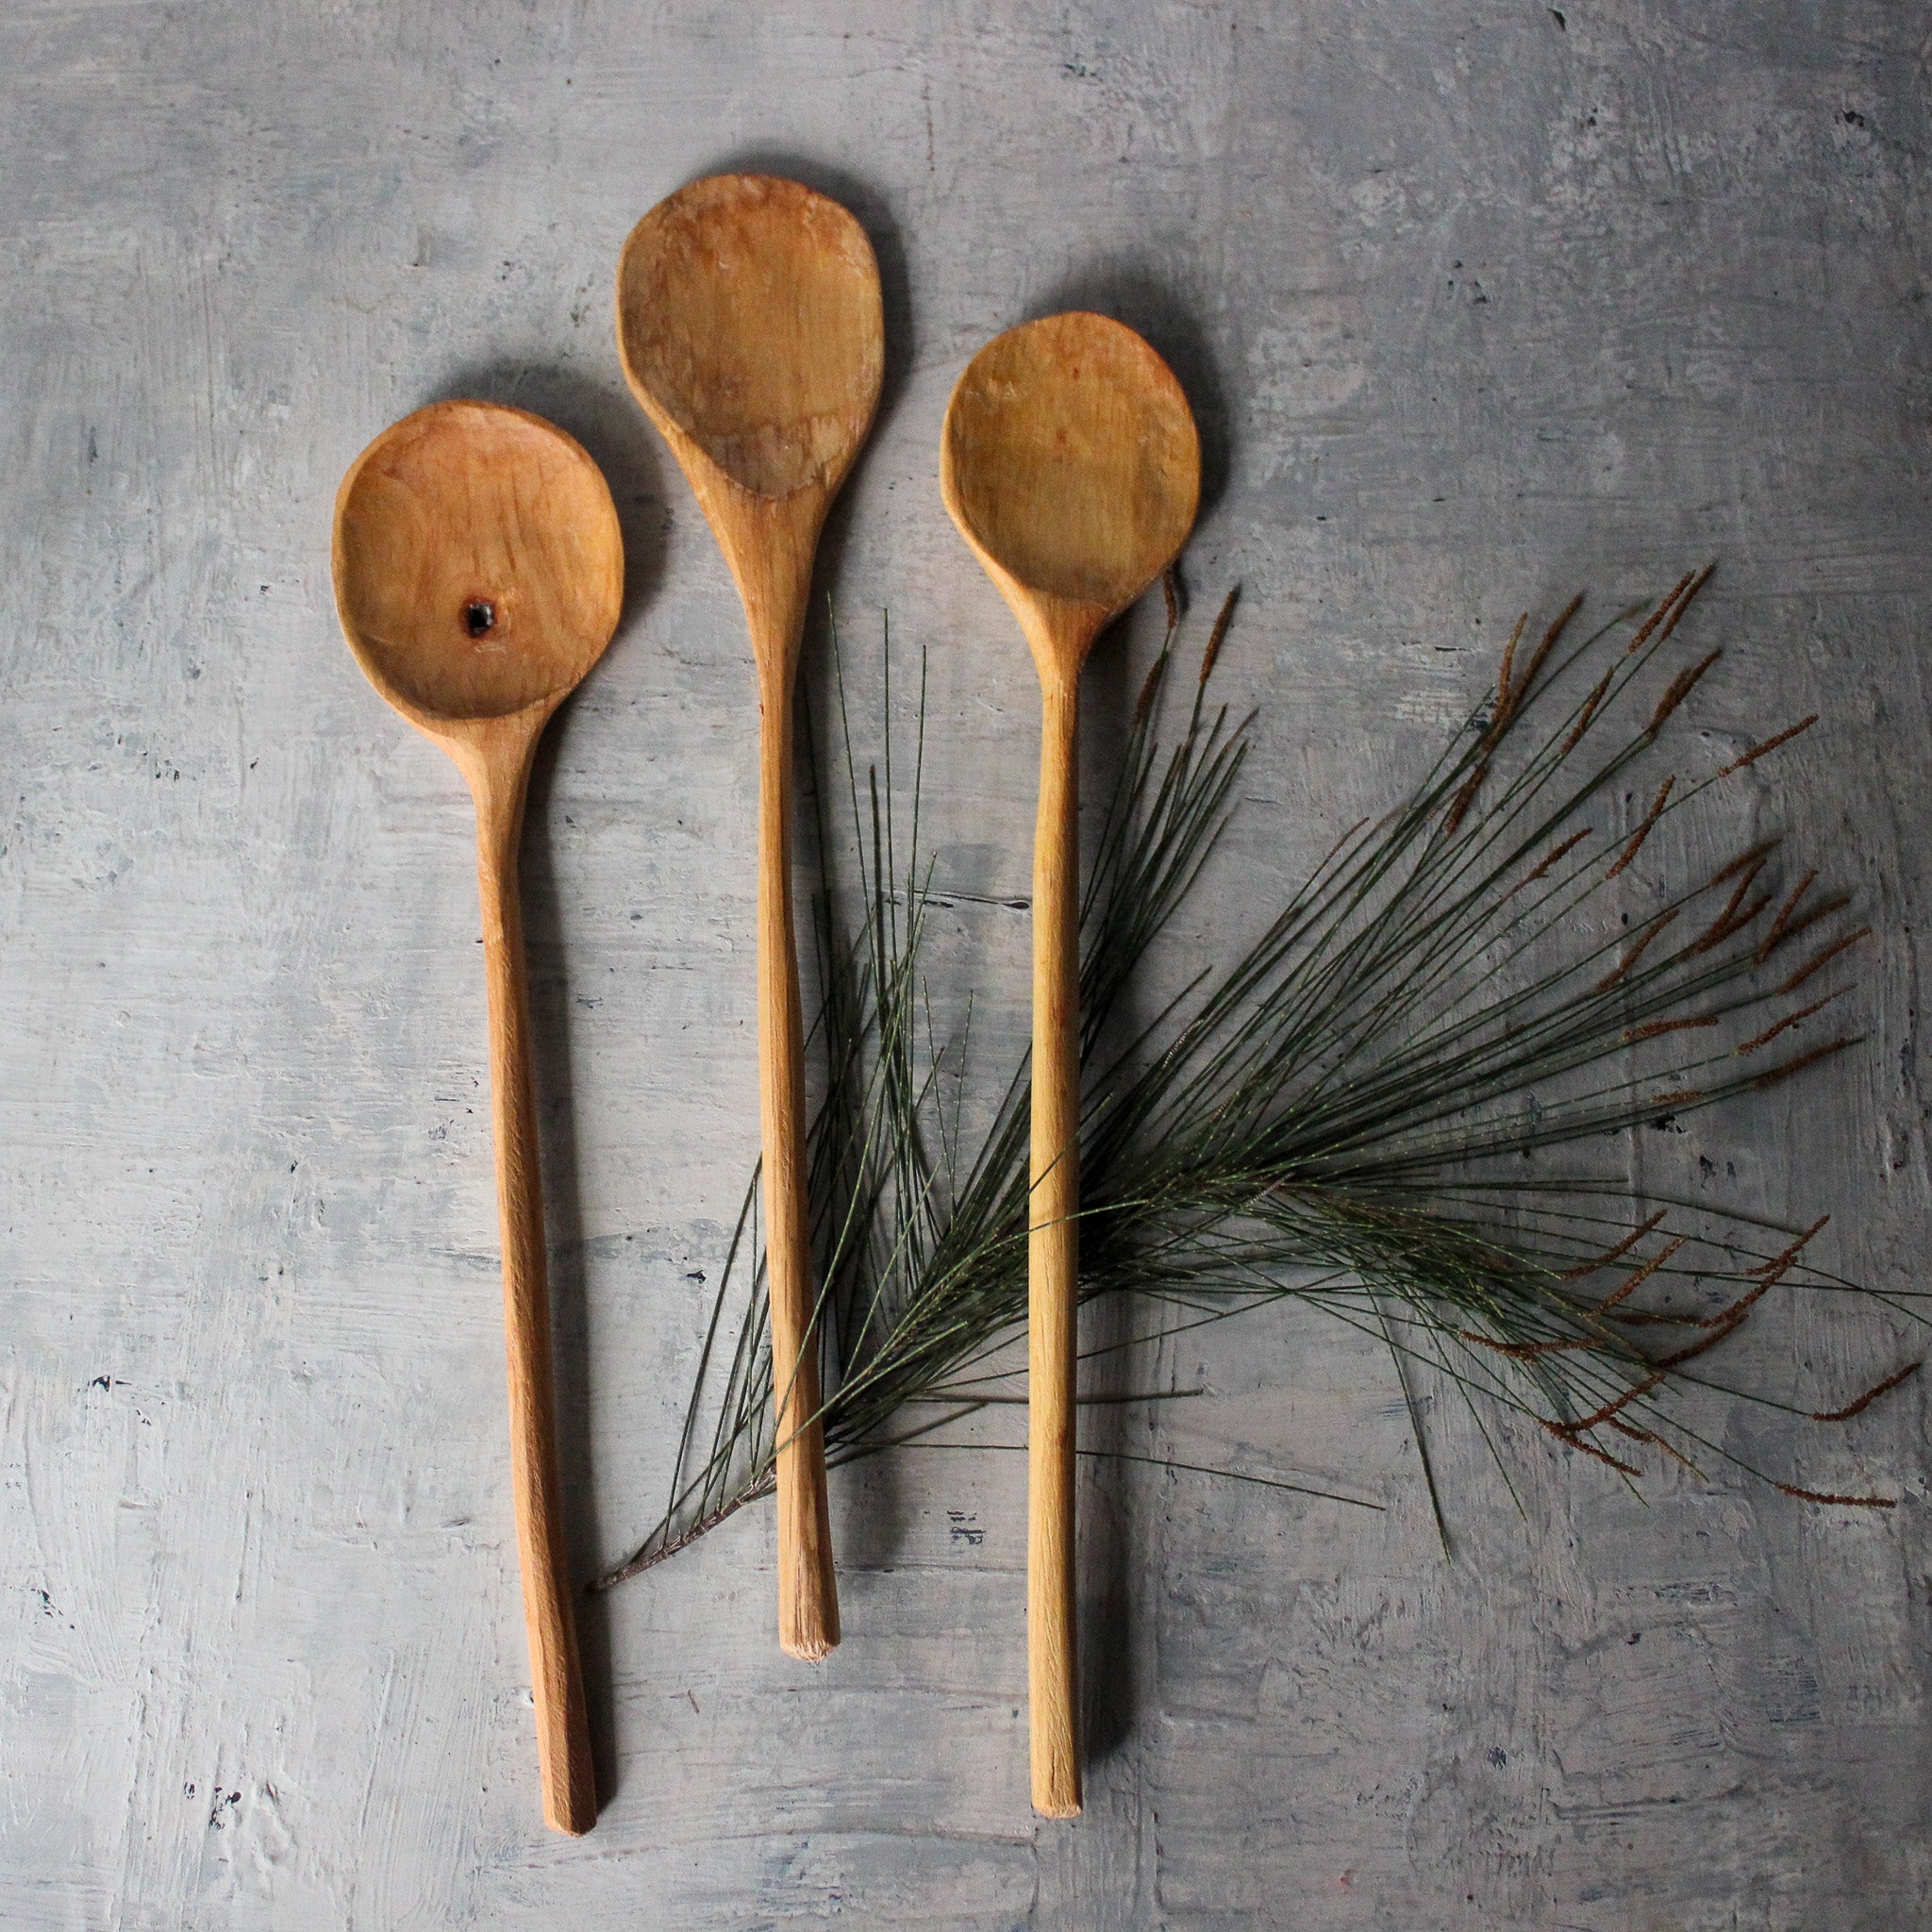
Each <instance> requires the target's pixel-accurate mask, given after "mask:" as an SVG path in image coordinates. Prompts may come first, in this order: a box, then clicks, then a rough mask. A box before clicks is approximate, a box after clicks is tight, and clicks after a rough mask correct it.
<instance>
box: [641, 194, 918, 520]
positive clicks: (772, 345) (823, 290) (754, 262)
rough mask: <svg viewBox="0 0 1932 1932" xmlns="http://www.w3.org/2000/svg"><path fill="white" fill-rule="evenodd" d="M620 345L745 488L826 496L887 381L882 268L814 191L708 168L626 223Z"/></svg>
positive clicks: (664, 418) (667, 424) (650, 387)
mask: <svg viewBox="0 0 1932 1932" xmlns="http://www.w3.org/2000/svg"><path fill="white" fill-rule="evenodd" d="M617 339H618V349H619V352H620V354H621V355H622V357H623V359H624V371H625V376H626V378H627V379H628V380H629V383H630V386H631V388H632V390H633V391H635V393H636V395H637V397H638V400H639V401H640V402H641V403H642V404H643V406H644V408H646V409H647V410H649V411H650V413H651V414H652V415H653V416H654V417H655V418H657V419H658V425H659V427H660V428H663V429H665V431H666V433H667V435H668V434H669V433H670V430H671V429H672V428H674V427H675V429H677V430H680V431H682V432H683V434H684V435H685V436H687V437H689V438H690V439H691V441H693V442H695V443H696V444H697V445H698V447H699V448H700V449H701V450H702V451H703V452H704V454H705V455H706V456H707V457H708V458H710V460H711V462H712V463H714V464H715V465H716V466H717V467H718V469H720V470H721V471H723V472H724V475H726V476H728V477H729V478H730V479H731V480H732V481H733V482H734V483H736V484H738V485H739V486H740V487H741V489H743V490H747V491H750V492H751V493H752V494H753V495H755V496H762V497H784V496H790V495H791V494H792V493H793V492H794V491H799V490H803V489H805V488H807V487H808V486H809V485H811V484H815V483H818V484H824V486H825V488H826V491H827V494H829V493H830V492H831V491H835V490H836V489H837V488H838V486H839V483H840V482H841V480H842V478H843V477H844V475H845V473H846V471H847V470H848V469H850V468H851V466H852V460H853V458H855V457H856V456H857V455H858V450H859V446H860V444H861V443H863V442H864V441H865V435H866V431H867V430H868V429H869V428H870V427H871V425H872V417H873V411H874V408H876V407H877V404H878V396H879V383H880V380H881V377H882V375H883V374H884V316H883V308H882V303H881V298H880V294H879V271H878V263H877V261H876V259H875V258H874V255H873V250H872V243H871V242H868V241H867V240H866V236H865V230H864V229H863V228H861V227H860V226H859V225H858V222H857V221H855V220H854V219H853V217H852V216H851V215H850V214H848V213H847V212H846V210H845V209H844V208H841V207H840V206H839V204H838V203H837V202H835V201H829V200H827V199H826V198H825V196H824V195H823V194H817V193H814V192H812V191H811V190H810V189H808V188H804V187H801V186H800V185H799V184H798V183H797V182H796V181H781V180H777V179H775V178H774V177H772V176H770V175H711V176H709V177H708V178H707V179H705V180H702V181H693V182H691V185H690V186H689V187H687V188H681V189H679V190H678V192H676V193H675V194H673V195H671V196H670V197H669V198H668V199H666V200H664V201H661V202H659V203H658V206H657V207H656V208H653V209H652V210H651V211H650V213H649V214H647V215H646V216H645V217H644V218H643V220H642V221H641V222H640V223H639V224H638V225H637V226H636V227H635V228H634V229H632V230H631V235H630V239H629V241H627V242H625V246H624V255H623V258H622V259H621V260H620V261H619V263H618V270H617Z"/></svg>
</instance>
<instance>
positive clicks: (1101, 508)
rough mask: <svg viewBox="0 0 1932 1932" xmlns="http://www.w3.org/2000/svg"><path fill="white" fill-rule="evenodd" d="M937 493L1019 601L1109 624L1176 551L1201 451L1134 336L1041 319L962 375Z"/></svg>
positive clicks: (1181, 405) (1065, 319) (1178, 402)
mask: <svg viewBox="0 0 1932 1932" xmlns="http://www.w3.org/2000/svg"><path fill="white" fill-rule="evenodd" d="M940 487H941V491H943V493H944V495H945V499H946V506H947V508H949V509H950V510H951V511H952V513H953V516H954V518H955V520H956V521H957V522H958V524H959V525H960V527H961V529H962V530H963V531H964V532H965V534H966V535H967V537H968V538H969V539H971V541H972V542H973V543H974V547H975V548H976V549H977V550H978V551H979V552H980V554H981V556H982V557H983V558H985V559H987V560H988V561H989V562H991V563H992V564H994V565H996V566H997V567H998V568H999V569H1000V570H1001V571H1003V572H1005V573H1006V575H1008V576H1009V577H1011V578H1012V579H1013V580H1014V581H1015V582H1016V583H1017V584H1018V585H1019V586H1020V587H1021V588H1022V589H1023V590H1026V591H1036V592H1041V593H1044V594H1045V595H1047V596H1050V597H1058V598H1064V599H1066V600H1068V601H1070V602H1073V603H1078V604H1084V605H1088V606H1091V607H1097V608H1100V609H1102V610H1105V611H1108V612H1109V613H1110V612H1113V611H1117V610H1122V609H1124V608H1126V606H1128V605H1129V604H1131V603H1132V602H1133V601H1134V599H1135V598H1137V597H1138V596H1139V595H1140V594H1141V591H1144V590H1145V589H1146V588H1147V586H1148V585H1149V584H1150V583H1152V582H1153V581H1154V579H1155V578H1156V577H1158V575H1160V573H1161V572H1162V571H1163V570H1165V569H1166V568H1167V566H1168V565H1169V564H1170V563H1171V562H1173V560H1174V558H1175V556H1176V555H1177V554H1178V553H1179V551H1180V547H1181V545H1182V544H1183V543H1184V542H1185V541H1187V537H1188V532H1189V531H1190V530H1191V529H1192V527H1193V524H1194V512H1195V509H1196V508H1197V506H1198V504H1199V501H1200V495H1201V444H1200V439H1199V437H1198V435H1197V434H1196V432H1195V429H1194V419H1193V416H1192V414H1191V412H1190V410H1189V408H1188V403H1187V398H1186V396H1184V395H1183V394H1182V393H1181V387H1180V384H1179V383H1177V382H1176V381H1175V380H1174V374H1173V372H1172V371H1171V370H1170V369H1169V368H1168V366H1167V364H1166V363H1165V362H1163V361H1162V360H1161V359H1160V358H1159V357H1158V355H1156V354H1155V352H1154V351H1153V350H1152V349H1151V348H1149V347H1148V345H1147V344H1146V343H1145V342H1144V341H1141V338H1140V337H1139V336H1138V335H1136V334H1135V333H1134V331H1133V330H1132V329H1130V328H1126V327H1124V326H1123V325H1121V324H1120V323H1117V322H1113V321H1110V320H1109V319H1108V317H1106V316H1104V315H1091V314H1087V313H1084V312H1079V311H1075V312H1074V313H1071V314H1066V315H1050V316H1047V317H1045V318H1044V319H1043V320H1041V321H1039V322H1029V323H1024V324H1022V325H1021V326H1020V327H1018V328H1014V329H1008V331H1007V333H1006V334H1005V335H1002V336H995V337H994V338H993V340H992V341H990V342H989V343H988V344H987V345H986V347H985V348H983V349H982V350H980V352H979V354H978V355H976V356H975V357H974V358H973V360H972V362H971V363H969V364H968V365H967V369H966V373H965V374H964V375H962V376H960V378H959V381H958V387H957V388H956V389H955V390H954V391H953V399H952V402H951V404H950V406H949V407H948V408H947V410H946V424H945V431H944V435H943V437H942V440H941V445H940Z"/></svg>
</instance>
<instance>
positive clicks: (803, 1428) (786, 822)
mask: <svg viewBox="0 0 1932 1932" xmlns="http://www.w3.org/2000/svg"><path fill="white" fill-rule="evenodd" d="M801 601H802V600H801ZM792 668H793V667H792V665H791V664H790V663H785V664H782V665H781V666H780V667H776V668H775V669H774V670H767V671H765V672H764V673H763V674H762V675H761V676H760V702H759V708H758V1111H759V1116H760V1119H761V1122H762V1124H763V1130H764V1173H763V1193H764V1211H765V1267H766V1278H767V1281H768V1283H769V1286H770V1291H771V1308H772V1387H773V1392H774V1400H775V1402H776V1404H777V1408H778V1417H777V1441H778V1472H777V1475H778V1641H779V1643H780V1644H781V1645H782V1646H783V1647H784V1648H785V1649H786V1650H788V1651H790V1652H791V1655H792V1656H793V1657H807V1658H809V1659H813V1660H816V1659H817V1658H819V1657H824V1656H825V1654H826V1653H827V1652H828V1651H830V1650H831V1649H832V1647H833V1646H834V1645H835V1644H836V1643H837V1642H838V1641H839V1585H838V1579H837V1577H836V1576H835V1574H834V1573H833V1569H832V1525H831V1518H830V1511H829V1508H828V1506H827V1503H826V1499H825V1442H824V1426H823V1424H822V1423H821V1421H820V1419H819V1407H820V1401H821V1397H820V1391H819V1351H818V1331H817V1328H816V1326H815V1324H814V1322H813V1316H814V1313H815V1309H814V1307H813V1303H814V1299H815V1297H814V1294H813V1291H812V1260H811V1217H810V1209H809V1206H808V1197H807V1192H806V1154H805V1025H804V1019H803V1013H802V1010H801V1008H800V1004H799V997H798V945H797V941H796V940H795V938H794V936H793V932H792V924H791V738H792V731H791V712H792V682H793V680H792Z"/></svg>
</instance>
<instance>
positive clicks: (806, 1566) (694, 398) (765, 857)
mask: <svg viewBox="0 0 1932 1932" xmlns="http://www.w3.org/2000/svg"><path fill="white" fill-rule="evenodd" d="M617 345H618V351H619V354H620V355H621V356H622V358H623V360H624V373H625V376H626V377H627V378H628V379H629V382H630V386H631V391H632V392H633V393H634V394H635V395H636V397H637V399H638V401H639V402H640V403H641V404H642V406H643V408H644V410H645V412H646V413H647V414H648V415H649V417H650V418H651V421H652V422H653V423H655V424H656V425H658V429H659V430H661V431H662V432H663V436H664V440H665V441H667V442H668V443H669V444H670V445H671V449H672V453H673V455H675V457H676V458H677V461H678V464H679V466H680V467H681V468H682V470H683V471H684V475H685V480H686V482H688V483H689V484H690V485H691V490H692V491H693V492H694V493H695V494H696V496H697V499H698V502H699V504H700V506H701V507H702V508H703V509H704V512H705V515H706V517H707V519H708V521H709V523H710V525H711V532H712V534H713V535H714V536H715V537H716V538H717V540H718V547H719V548H720V549H721V550H722V551H724V560H725V562H726V563H728V564H729V565H730V567H731V575H732V576H733V577H734V578H735V579H736V580H737V583H738V590H739V594H740V596H741V598H742V599H743V601H744V615H745V622H746V624H747V625H748V626H749V628H750V631H751V643H752V654H753V656H754V658H756V659H757V663H758V1099H759V1111H760V1114H761V1116H762V1120H763V1131H764V1174H763V1187H764V1208H765V1229H766V1236H765V1255H766V1264H767V1278H768V1280H769V1282H770V1284H771V1307H772V1375H773V1387H774V1397H775V1400H776V1402H777V1406H778V1420H777V1439H778V1469H777V1479H778V1641H779V1642H780V1643H781V1644H783V1645H784V1647H785V1648H786V1649H787V1650H788V1651H790V1652H791V1654H792V1656H794V1657H824V1655H825V1653H826V1652H827V1651H829V1650H830V1649H831V1648H832V1646H833V1645H834V1644H835V1643H837V1642H838V1641H839V1591H838V1582H837V1579H836V1577H835V1576H834V1574H833V1571H832V1537H831V1525H830V1524H829V1522H828V1521H827V1515H826V1505H825V1451H824V1430H823V1428H822V1426H821V1424H820V1421H819V1407H820V1400H821V1398H820V1390H819V1372H818V1347H817V1332H816V1329H815V1326H814V1315H815V1300H816V1297H815V1294H814V1291H813V1286H812V1261H811V1225H810V1217H809V1212H808V1203H807V1199H806V1161H805V1029H804V1024H803V1020H802V1016H801V1012H800V1006H799V995H798V954H797V944H796V941H795V939H794V937H793V933H792V924H791V789H792V788H791V708H792V690H793V687H794V685H795V683H796V681H797V673H798V648H799V642H800V640H801V638H802V637H803V635H804V631H805V614H806V607H807V603H808V599H809V597H810V594H811V570H812V558H813V554H814V553H815V551H816V550H817V547H818V541H819V531H820V528H821V526H822V525H824V519H825V511H826V510H827V508H830V506H831V502H832V498H833V497H834V496H835V495H836V494H837V493H838V491H839V486H840V484H841V483H842V482H843V481H844V480H845V475H846V473H847V471H849V470H850V469H851V467H852V464H853V460H854V458H856V457H857V456H858V451H859V447H860V445H861V444H862V443H863V442H864V441H865V438H866V432H867V431H868V430H869V429H870V428H871V427H872V419H873V411H874V409H875V408H877V405H878V397H879V380H880V376H881V374H882V372H883V370H884V366H885V325H884V315H883V309H882V307H881V303H880V299H879V275H878V264H877V262H876V261H875V260H874V258H873V252H872V244H871V243H870V242H868V241H867V240H866V238H865V230H864V229H863V228H861V227H860V226H859V225H858V223H857V222H856V221H854V220H853V218H852V217H851V215H849V214H848V213H846V211H845V210H844V209H843V208H841V207H840V206H839V205H838V203H837V202H833V201H827V200H826V199H825V197H824V195H823V194H814V193H813V192H811V190H810V189H808V188H801V187H800V186H799V185H798V184H797V183H796V182H795V181H779V180H774V179H772V178H770V177H769V176H766V175H713V176H711V177H709V178H708V179H706V180H702V181H693V182H691V184H690V186H689V187H686V188H680V189H679V190H678V191H677V192H676V193H675V194H674V195H672V196H671V197H670V198H669V199H668V200H665V201H660V202H659V203H658V206H657V207H656V208H653V209H652V210H651V211H650V213H649V214H647V215H646V216H645V217H644V218H643V220H642V221H641V222H640V223H639V224H638V225H637V226H636V227H635V228H634V229H632V231H631V235H630V239H629V241H628V242H625V246H624V255H623V258H622V259H621V260H620V261H619V263H618V269H617Z"/></svg>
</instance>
